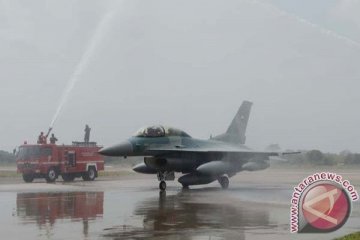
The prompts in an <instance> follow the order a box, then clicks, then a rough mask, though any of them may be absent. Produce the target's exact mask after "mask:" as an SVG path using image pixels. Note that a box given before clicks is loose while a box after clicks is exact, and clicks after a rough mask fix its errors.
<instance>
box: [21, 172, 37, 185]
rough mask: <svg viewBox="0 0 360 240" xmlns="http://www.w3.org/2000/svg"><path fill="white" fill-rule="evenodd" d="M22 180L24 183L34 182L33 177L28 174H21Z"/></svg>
mask: <svg viewBox="0 0 360 240" xmlns="http://www.w3.org/2000/svg"><path fill="white" fill-rule="evenodd" d="M23 179H24V181H25V182H27V183H31V182H32V181H34V175H33V174H31V173H29V174H25V173H24V174H23Z"/></svg>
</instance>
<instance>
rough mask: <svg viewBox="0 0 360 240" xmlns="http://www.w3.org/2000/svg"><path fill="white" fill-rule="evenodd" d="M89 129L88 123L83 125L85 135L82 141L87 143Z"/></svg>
mask: <svg viewBox="0 0 360 240" xmlns="http://www.w3.org/2000/svg"><path fill="white" fill-rule="evenodd" d="M90 130H91V128H90V127H89V125H87V124H86V125H85V130H84V131H85V136H84V142H86V143H88V142H89V141H90Z"/></svg>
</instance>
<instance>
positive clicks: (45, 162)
mask: <svg viewBox="0 0 360 240" xmlns="http://www.w3.org/2000/svg"><path fill="white" fill-rule="evenodd" d="M100 148H101V147H99V146H98V145H97V144H96V143H95V142H86V143H85V142H73V144H72V145H55V144H36V145H31V144H23V145H21V146H20V147H19V151H18V152H17V154H16V165H17V171H18V173H21V174H22V176H23V179H24V181H25V182H32V181H33V180H34V179H35V178H45V179H46V181H47V182H55V181H56V179H57V178H58V176H60V175H61V177H62V179H63V180H64V181H73V180H74V179H75V178H77V177H82V178H83V180H84V181H93V180H94V179H95V178H96V177H97V176H98V172H99V171H101V170H104V158H103V157H102V156H101V155H100V154H98V151H99V149H100Z"/></svg>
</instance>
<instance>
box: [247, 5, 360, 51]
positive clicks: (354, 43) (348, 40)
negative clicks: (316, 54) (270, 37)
mask: <svg viewBox="0 0 360 240" xmlns="http://www.w3.org/2000/svg"><path fill="white" fill-rule="evenodd" d="M249 1H250V2H251V3H253V4H256V5H258V6H260V7H262V8H265V9H268V10H271V11H274V12H277V13H279V14H281V15H283V16H287V17H289V18H292V19H294V20H296V21H297V22H299V23H301V24H305V25H307V26H309V27H311V28H314V29H317V30H318V31H319V32H320V33H322V34H325V35H327V36H330V37H333V38H335V39H338V40H340V41H343V42H344V43H346V44H348V45H350V46H353V47H355V48H357V49H360V43H359V42H358V41H355V40H353V39H351V38H349V37H346V36H344V35H341V34H339V33H337V32H334V31H332V30H330V29H327V28H324V27H322V26H320V25H318V24H315V23H312V22H310V21H309V20H306V19H305V18H302V17H299V16H297V15H295V14H292V13H289V12H287V11H285V10H281V9H279V8H278V7H276V6H274V5H272V4H269V3H265V2H262V1H258V0H249Z"/></svg>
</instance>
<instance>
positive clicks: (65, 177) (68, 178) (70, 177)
mask: <svg viewBox="0 0 360 240" xmlns="http://www.w3.org/2000/svg"><path fill="white" fill-rule="evenodd" d="M61 177H62V179H63V180H64V182H72V181H74V179H75V175H74V174H71V173H64V174H62V175H61Z"/></svg>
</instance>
